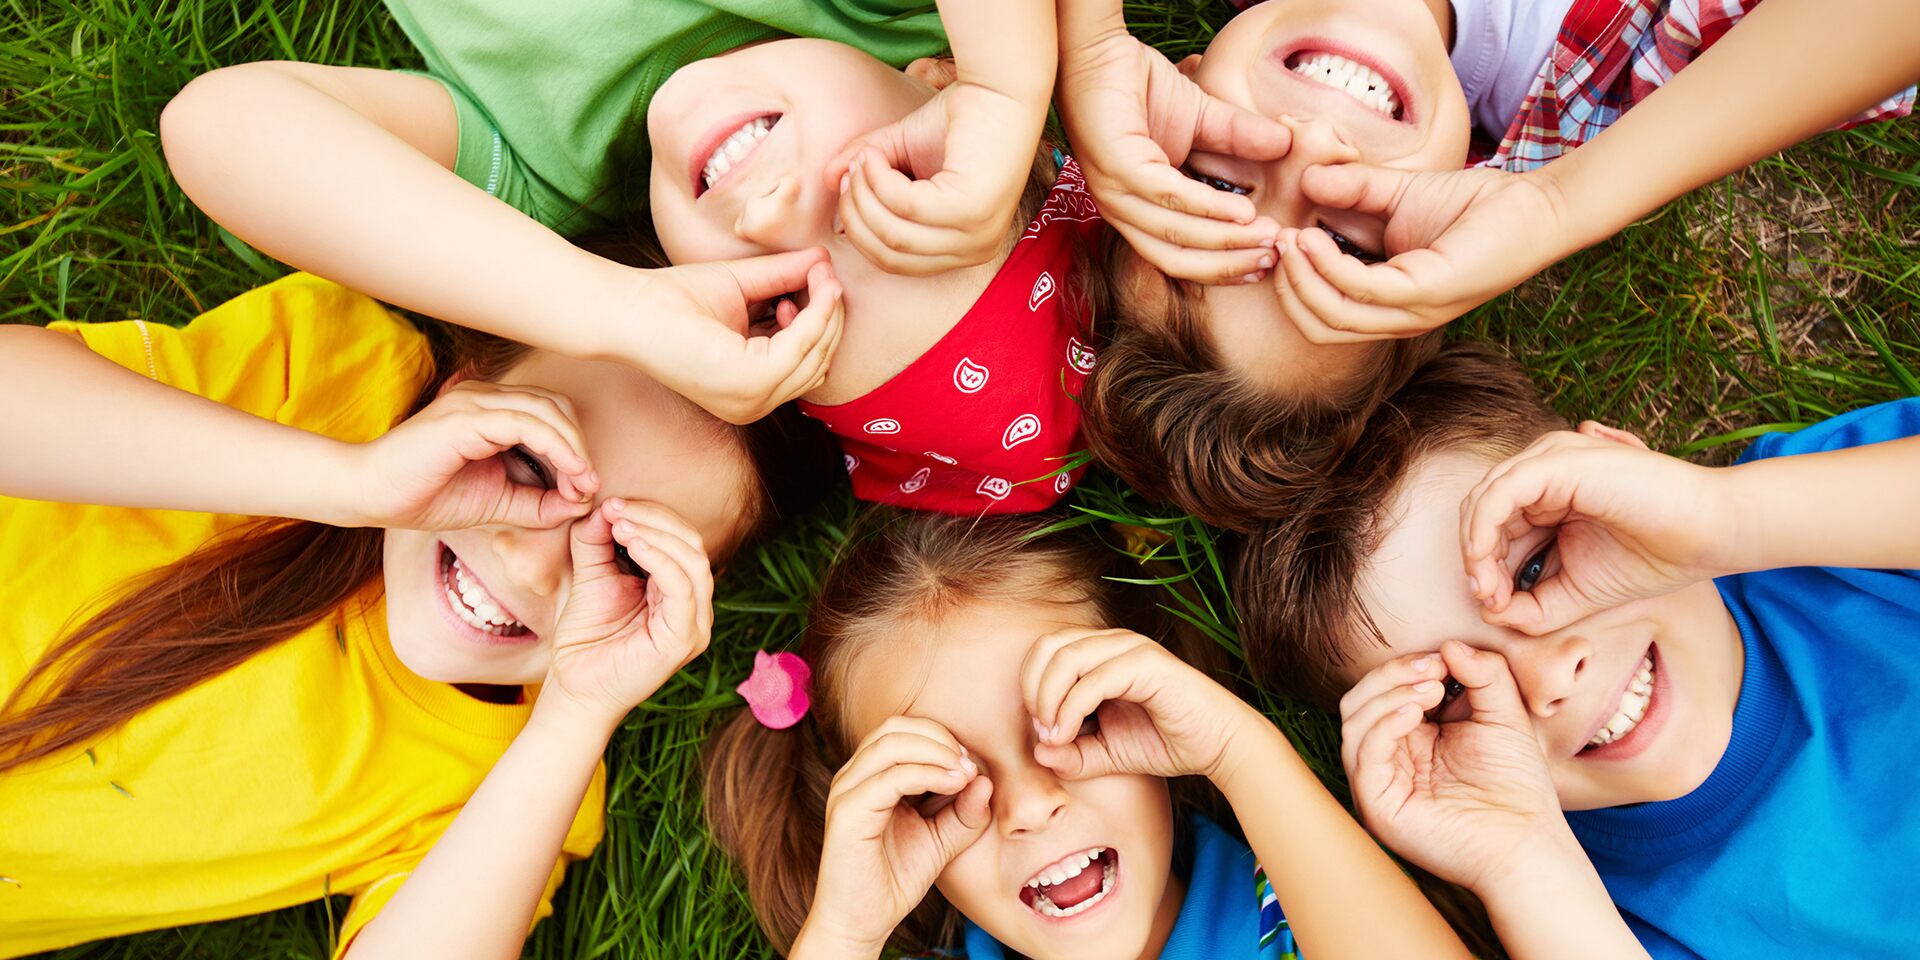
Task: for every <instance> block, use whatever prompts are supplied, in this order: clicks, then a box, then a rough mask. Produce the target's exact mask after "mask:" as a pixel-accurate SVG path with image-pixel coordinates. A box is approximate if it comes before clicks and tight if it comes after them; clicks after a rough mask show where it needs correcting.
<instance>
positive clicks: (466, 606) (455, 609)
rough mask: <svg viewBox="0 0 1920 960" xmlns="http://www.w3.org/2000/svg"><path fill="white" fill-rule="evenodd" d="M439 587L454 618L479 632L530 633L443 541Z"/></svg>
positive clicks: (512, 635)
mask: <svg viewBox="0 0 1920 960" xmlns="http://www.w3.org/2000/svg"><path fill="white" fill-rule="evenodd" d="M440 589H441V590H442V591H444V592H445V595H446V601H447V609H448V611H450V612H451V613H452V614H453V616H454V618H455V619H457V620H459V621H460V622H461V623H464V624H466V625H467V626H469V627H472V628H473V629H475V630H478V631H480V632H481V633H484V634H487V635H489V636H493V637H501V638H504V639H518V638H521V637H528V636H532V635H533V631H532V630H530V629H528V628H527V625H526V624H524V623H521V622H520V621H519V620H518V619H516V618H515V617H514V616H513V614H512V613H510V612H508V610H507V609H506V607H505V606H504V605H502V604H501V603H500V601H498V600H496V599H494V596H493V594H491V593H488V592H487V585H486V584H484V583H482V582H480V578H479V577H478V576H477V575H475V574H474V572H473V571H471V570H469V569H467V565H466V564H465V563H463V562H461V560H460V558H459V557H458V556H455V555H454V552H453V550H452V549H451V548H449V547H448V546H447V545H446V544H444V543H443V544H441V545H440Z"/></svg>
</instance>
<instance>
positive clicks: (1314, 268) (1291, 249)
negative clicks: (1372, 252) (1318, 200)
mask: <svg viewBox="0 0 1920 960" xmlns="http://www.w3.org/2000/svg"><path fill="white" fill-rule="evenodd" d="M1332 242H1333V241H1332V240H1331V239H1329V238H1328V237H1327V236H1326V234H1325V233H1324V232H1322V231H1321V230H1319V229H1312V230H1302V231H1300V232H1299V233H1298V234H1296V235H1295V240H1294V242H1292V243H1288V244H1283V247H1284V249H1282V250H1281V251H1280V264H1281V267H1282V268H1283V269H1284V270H1285V271H1286V278H1287V283H1288V284H1289V285H1290V286H1292V287H1293V292H1294V294H1295V295H1296V296H1298V297H1299V298H1300V302H1301V303H1302V304H1304V305H1305V306H1306V308H1307V309H1308V310H1311V311H1312V312H1313V314H1314V316H1316V317H1318V318H1319V319H1320V321H1321V322H1322V323H1324V324H1326V325H1327V326H1330V327H1332V328H1334V329H1336V330H1344V331H1346V332H1348V333H1354V334H1360V335H1362V336H1366V337H1369V338H1373V339H1378V338H1383V337H1401V336H1408V335H1412V334H1417V333H1424V332H1426V330H1427V329H1428V327H1427V325H1426V324H1425V323H1424V321H1422V320H1421V319H1420V318H1419V317H1418V316H1415V315H1414V314H1412V313H1410V312H1409V311H1406V310H1401V309H1396V308H1391V307H1383V306H1377V305H1375V304H1373V303H1370V302H1363V301H1362V300H1357V299H1354V298H1352V297H1349V296H1347V295H1346V294H1345V293H1344V292H1343V291H1341V290H1340V289H1338V288H1336V287H1335V286H1334V285H1333V284H1331V283H1328V282H1327V278H1326V277H1325V276H1324V275H1323V274H1322V273H1321V270H1320V265H1319V261H1316V260H1313V259H1311V258H1310V257H1309V256H1308V255H1307V253H1306V251H1307V250H1309V249H1311V248H1312V247H1313V246H1314V245H1316V244H1317V243H1327V244H1331V243H1332ZM1340 256H1342V257H1346V254H1340ZM1346 258H1347V259H1350V260H1351V259H1352V258H1351V257H1346ZM1353 262H1354V263H1355V264H1356V265H1357V264H1359V262H1360V261H1358V260H1353Z"/></svg>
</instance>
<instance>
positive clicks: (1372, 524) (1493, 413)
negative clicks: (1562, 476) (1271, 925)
mask: <svg viewBox="0 0 1920 960" xmlns="http://www.w3.org/2000/svg"><path fill="white" fill-rule="evenodd" d="M1565 427H1566V421H1565V420H1564V419H1562V418H1561V417H1560V416H1559V415H1558V414H1556V413H1554V412H1553V410H1552V409H1550V408H1549V407H1548V406H1547V405H1546V403H1545V401H1543V400H1542V399H1541V398H1540V395H1539V392H1538V391H1537V390H1535V389H1534V386H1533V382H1532V381H1530V380H1528V379H1527V375H1526V373H1525V372H1524V371H1522V370H1521V369H1520V367H1519V366H1518V365H1517V364H1515V363H1514V362H1513V361H1512V360H1511V359H1509V358H1508V357H1506V356H1505V355H1504V354H1502V353H1499V352H1498V351H1497V350H1495V349H1494V348H1492V347H1489V346H1483V345H1479V344H1465V343H1456V344H1449V345H1448V346H1446V347H1444V348H1443V349H1442V350H1441V351H1440V353H1439V355H1438V356H1436V357H1434V358H1433V359H1432V360H1431V361H1429V362H1428V363H1427V364H1426V365H1425V366H1423V367H1421V368H1420V369H1419V370H1418V371H1416V372H1415V373H1414V375H1413V379H1412V380H1411V381H1409V382H1408V383H1407V385H1406V386H1404V387H1402V388H1401V389H1400V390H1399V391H1397V392H1396V393H1394V394H1393V395H1392V396H1391V397H1388V398H1387V399H1386V400H1385V401H1384V402H1383V403H1382V404H1381V405H1380V408H1379V409H1378V410H1377V411H1375V412H1374V415H1373V417H1372V418H1371V419H1370V420H1369V422H1368V423H1367V424H1366V429H1365V430H1364V431H1362V432H1361V434H1360V436H1359V438H1358V439H1357V441H1356V442H1355V443H1354V445H1353V447H1352V449H1351V450H1349V451H1348V452H1347V453H1346V455H1345V456H1344V457H1343V458H1342V459H1341V460H1339V461H1338V462H1337V463H1336V464H1335V465H1334V466H1333V468H1332V469H1331V470H1330V471H1329V473H1328V475H1327V478H1326V480H1325V481H1324V482H1323V483H1321V484H1320V485H1318V486H1316V487H1315V488H1313V489H1312V490H1309V491H1306V492H1304V493H1303V495H1302V496H1300V497H1299V498H1298V499H1297V501H1296V503H1295V505H1294V508H1293V511H1292V512H1291V513H1290V514H1289V515H1288V516H1286V517H1284V518H1282V519H1279V520H1276V521H1273V522H1271V523H1269V524H1267V525H1265V526H1262V527H1260V528H1258V529H1256V530H1254V531H1253V532H1252V533H1250V534H1248V535H1247V536H1246V537H1244V538H1243V539H1242V540H1241V542H1240V544H1239V546H1238V548H1237V549H1235V550H1234V551H1233V553H1234V557H1233V559H1232V561H1231V563H1232V567H1233V570H1232V574H1231V578H1232V590H1233V598H1234V606H1235V607H1236V608H1237V609H1238V610H1239V613H1240V642H1241V645H1242V648H1243V649H1244V650H1245V651H1246V656H1247V665H1248V667H1249V668H1250V669H1251V671H1252V672H1253V675H1254V677H1255V678H1257V679H1258V680H1259V681H1260V683H1261V684H1263V685H1265V686H1267V687H1268V688H1270V689H1275V690H1285V691H1288V692H1291V693H1294V694H1297V695H1299V696H1301V697H1304V698H1306V699H1307V700H1309V701H1311V702H1313V703H1316V704H1319V705H1320V706H1323V707H1327V708H1329V709H1330V708H1332V707H1334V706H1335V705H1336V704H1337V703H1338V702H1339V699H1340V697H1341V695H1343V694H1344V693H1345V692H1346V684H1345V682H1344V680H1343V679H1342V677H1341V672H1342V669H1341V668H1342V667H1344V666H1345V665H1346V664H1348V663H1349V662H1351V659H1352V657H1351V653H1350V650H1351V646H1350V645H1351V644H1352V643H1354V642H1355V641H1356V639H1358V638H1362V637H1368V636H1371V637H1372V638H1374V639H1375V640H1376V641H1380V640H1381V634H1380V631H1379V629H1378V627H1377V626H1376V625H1375V624H1374V623H1373V621H1372V619H1371V618H1369V617H1368V616H1367V613H1366V611H1365V609H1364V608H1363V607H1362V606H1361V603H1360V597H1359V582H1360V578H1361V576H1362V575H1363V574H1364V572H1365V569H1366V565H1367V559H1368V557H1369V556H1371V555H1372V553H1373V551H1374V550H1375V549H1377V548H1378V547H1379V545H1380V540H1381V538H1382V537H1383V536H1385V535H1386V532H1387V528H1388V524H1389V523H1390V517H1389V511H1391V510H1392V509H1393V505H1394V503H1395V499H1396V497H1397V496H1398V493H1399V490H1400V488H1401V485H1402V483H1403V481H1404V480H1405V479H1406V477H1407V476H1408V474H1409V473H1410V472H1411V471H1412V470H1413V469H1414V467H1415V466H1416V465H1418V464H1419V463H1420V462H1421V461H1422V460H1423V459H1425V458H1426V457H1428V456H1431V455H1433V454H1435V453H1439V452H1442V451H1448V450H1463V449H1464V450H1471V451H1474V452H1476V453H1482V454H1485V455H1487V456H1490V457H1494V458H1499V459H1504V458H1506V457H1508V456H1511V455H1513V454H1515V453H1518V452H1519V451H1520V450H1522V449H1524V448H1525V447H1526V446H1527V445H1528V444H1529V443H1532V442H1533V441H1534V440H1535V439H1536V438H1538V437H1539V436H1540V435H1541V434H1543V433H1547V432H1549V431H1552V430H1558V429H1564V428H1565Z"/></svg>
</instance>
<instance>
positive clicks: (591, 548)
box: [567, 510, 614, 574]
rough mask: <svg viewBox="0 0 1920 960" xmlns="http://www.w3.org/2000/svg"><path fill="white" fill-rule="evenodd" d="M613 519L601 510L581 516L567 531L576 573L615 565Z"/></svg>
mask: <svg viewBox="0 0 1920 960" xmlns="http://www.w3.org/2000/svg"><path fill="white" fill-rule="evenodd" d="M613 544H614V539H613V521H612V520H610V519H608V518H607V515H606V514H605V513H604V512H602V511H599V510H595V511H593V512H592V513H589V514H587V515H586V516H584V517H581V518H580V519H579V520H577V521H575V522H574V524H573V526H572V527H571V528H569V529H568V531H567V549H568V552H569V554H570V555H571V556H572V558H573V569H574V571H575V573H576V574H578V573H581V572H585V571H588V570H593V569H595V568H601V567H604V568H609V569H611V568H612V567H613V565H614V564H613Z"/></svg>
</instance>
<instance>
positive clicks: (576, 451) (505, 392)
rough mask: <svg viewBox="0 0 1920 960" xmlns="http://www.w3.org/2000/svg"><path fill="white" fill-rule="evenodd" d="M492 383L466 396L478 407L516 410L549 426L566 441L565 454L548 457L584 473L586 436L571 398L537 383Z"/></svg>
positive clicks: (568, 470) (574, 470)
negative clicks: (558, 456) (490, 386)
mask: <svg viewBox="0 0 1920 960" xmlns="http://www.w3.org/2000/svg"><path fill="white" fill-rule="evenodd" d="M495 387H496V389H493V390H487V391H483V392H477V393H474V394H473V395H472V396H471V397H470V398H469V399H470V400H471V401H472V402H473V404H474V405H475V406H476V407H479V408H480V409H483V410H518V411H520V412H522V413H525V414H527V415H528V416H531V417H534V418H535V419H537V420H539V421H540V422H542V423H545V424H546V425H547V426H549V427H552V428H553V431H554V432H555V433H557V434H559V436H560V437H561V438H562V439H563V440H564V441H565V443H566V455H565V456H564V457H562V458H555V457H548V459H549V460H550V461H552V463H553V465H554V466H555V467H558V468H559V469H561V470H563V471H566V472H569V473H576V474H584V473H586V471H587V470H588V469H589V467H590V466H591V464H589V463H588V460H587V436H586V434H585V433H584V432H582V431H581V429H580V423H579V420H578V418H577V416H576V415H575V413H574V408H573V401H572V400H570V399H568V398H566V397H564V396H561V395H560V394H557V393H553V392H551V391H547V390H541V389H539V388H537V387H520V386H518V385H515V386H512V387H499V386H498V385H497V384H496V385H495Z"/></svg>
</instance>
